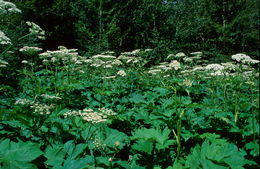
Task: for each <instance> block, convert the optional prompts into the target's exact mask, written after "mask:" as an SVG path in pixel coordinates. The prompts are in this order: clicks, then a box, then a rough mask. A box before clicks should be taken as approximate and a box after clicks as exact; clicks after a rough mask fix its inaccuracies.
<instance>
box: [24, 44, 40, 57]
mask: <svg viewBox="0 0 260 169" xmlns="http://www.w3.org/2000/svg"><path fill="white" fill-rule="evenodd" d="M41 50H42V48H38V47H32V46H24V47H23V48H21V49H19V51H20V52H22V53H24V54H27V55H29V56H32V55H34V54H36V53H38V52H40V51H41Z"/></svg>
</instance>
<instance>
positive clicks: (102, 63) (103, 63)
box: [85, 54, 122, 68]
mask: <svg viewBox="0 0 260 169" xmlns="http://www.w3.org/2000/svg"><path fill="white" fill-rule="evenodd" d="M85 63H90V64H91V65H90V66H91V67H103V68H113V67H114V66H120V65H122V62H121V61H120V60H118V59H116V57H115V56H112V55H104V54H99V55H94V56H92V57H91V58H90V59H87V60H86V62H85Z"/></svg>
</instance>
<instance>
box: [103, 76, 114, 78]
mask: <svg viewBox="0 0 260 169" xmlns="http://www.w3.org/2000/svg"><path fill="white" fill-rule="evenodd" d="M115 78H116V76H105V77H102V79H115Z"/></svg>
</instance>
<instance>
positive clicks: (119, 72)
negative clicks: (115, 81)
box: [117, 70, 126, 77]
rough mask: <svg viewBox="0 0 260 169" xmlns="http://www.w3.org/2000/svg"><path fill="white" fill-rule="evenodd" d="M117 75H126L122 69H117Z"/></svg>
mask: <svg viewBox="0 0 260 169" xmlns="http://www.w3.org/2000/svg"><path fill="white" fill-rule="evenodd" d="M117 75H119V76H122V77H124V76H126V72H125V71H124V70H119V71H118V72H117Z"/></svg>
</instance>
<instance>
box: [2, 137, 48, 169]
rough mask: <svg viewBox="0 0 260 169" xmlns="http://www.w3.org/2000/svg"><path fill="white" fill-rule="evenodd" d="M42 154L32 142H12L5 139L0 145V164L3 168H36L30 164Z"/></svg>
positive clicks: (38, 147)
mask: <svg viewBox="0 0 260 169" xmlns="http://www.w3.org/2000/svg"><path fill="white" fill-rule="evenodd" d="M42 154H43V152H42V151H41V150H40V146H39V145H38V144H36V143H32V142H22V141H19V142H17V143H16V142H12V141H10V140H9V139H6V140H4V141H2V142H1V143H0V163H2V164H3V167H4V168H36V167H35V165H33V164H30V162H31V161H32V160H34V159H36V158H37V157H39V156H40V155H42Z"/></svg>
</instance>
